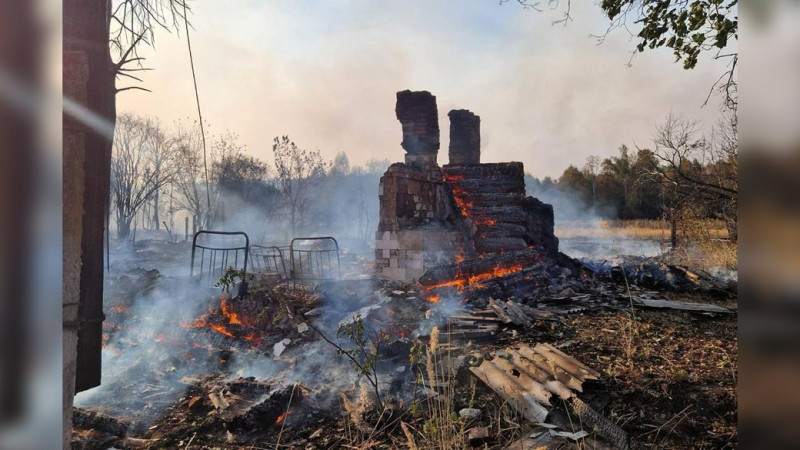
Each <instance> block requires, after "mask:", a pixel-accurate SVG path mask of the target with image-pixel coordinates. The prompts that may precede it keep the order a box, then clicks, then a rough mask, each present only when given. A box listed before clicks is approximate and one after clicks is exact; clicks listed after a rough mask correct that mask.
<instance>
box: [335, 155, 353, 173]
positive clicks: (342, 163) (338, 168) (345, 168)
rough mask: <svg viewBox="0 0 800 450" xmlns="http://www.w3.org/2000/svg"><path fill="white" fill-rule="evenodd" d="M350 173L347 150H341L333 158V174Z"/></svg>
mask: <svg viewBox="0 0 800 450" xmlns="http://www.w3.org/2000/svg"><path fill="white" fill-rule="evenodd" d="M349 174H350V159H349V158H348V157H347V154H346V153H345V152H339V153H337V154H336V156H335V157H334V158H333V166H332V167H331V175H342V176H347V175H349Z"/></svg>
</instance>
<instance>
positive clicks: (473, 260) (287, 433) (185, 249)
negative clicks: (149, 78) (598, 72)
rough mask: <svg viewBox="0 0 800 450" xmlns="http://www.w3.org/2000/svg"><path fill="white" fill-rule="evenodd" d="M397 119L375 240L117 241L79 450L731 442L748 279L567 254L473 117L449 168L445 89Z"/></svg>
mask: <svg viewBox="0 0 800 450" xmlns="http://www.w3.org/2000/svg"><path fill="white" fill-rule="evenodd" d="M396 115H397V118H398V120H399V121H400V123H401V125H402V129H403V143H402V146H403V148H404V149H405V151H406V158H405V161H404V162H398V163H395V164H392V165H390V166H388V167H387V168H386V172H385V173H384V175H383V177H382V178H381V179H380V183H379V185H378V186H373V187H371V188H370V189H371V190H372V191H373V192H375V193H377V195H378V199H379V211H380V217H379V222H378V224H377V230H376V231H375V239H374V240H369V242H367V244H363V243H362V245H351V243H350V242H345V241H344V240H342V241H341V242H340V241H338V240H337V239H336V237H335V236H334V237H329V236H319V237H295V238H293V239H287V240H288V242H285V241H281V242H267V241H263V242H262V241H260V240H259V241H257V240H256V239H255V238H256V237H255V236H253V235H248V234H246V233H244V232H240V230H238V229H225V230H220V231H211V230H208V231H199V232H197V233H196V234H195V235H194V236H193V239H186V238H188V237H189V236H188V231H187V233H186V234H187V236H186V237H184V239H180V237H179V236H174V235H173V233H172V232H170V234H169V238H168V239H164V240H153V239H141V238H140V239H139V240H138V241H132V240H120V241H114V242H112V243H111V248H110V249H109V250H110V251H109V257H110V261H113V264H111V269H110V271H109V272H108V273H107V275H106V277H105V289H104V291H105V292H104V308H103V309H104V312H105V321H104V322H103V325H102V364H101V366H102V384H101V385H100V386H99V387H96V388H94V389H90V390H88V391H84V392H81V393H79V394H78V395H77V396H76V399H75V406H76V408H75V411H74V414H73V434H72V446H73V448H75V449H107V448H153V449H161V448H164V449H167V448H180V449H200V448H215V449H216V448H219V449H267V448H269V449H278V448H306V449H312V448H319V449H322V448H364V449H366V448H411V449H428V448H439V449H445V448H491V449H530V450H532V449H540V448H599V449H600V448H726V447H736V446H737V442H738V438H737V425H736V424H737V394H736V384H737V371H738V343H737V333H736V331H737V325H736V316H737V294H736V292H737V286H736V281H735V279H733V278H731V277H727V278H723V277H721V276H720V274H719V273H715V274H711V273H708V272H706V271H703V270H700V269H698V268H693V267H690V266H687V265H683V264H676V263H675V262H674V261H669V260H667V259H665V258H661V257H651V258H644V257H632V256H628V257H625V256H620V257H619V258H616V259H614V260H613V262H609V261H607V260H591V259H581V260H579V259H575V258H572V257H571V256H569V255H566V254H564V253H561V252H559V241H558V237H557V236H556V234H555V232H554V211H553V206H551V205H549V204H546V203H544V202H542V201H540V200H539V199H536V198H534V197H529V196H527V194H526V186H525V179H524V169H523V167H522V163H515V162H509V163H491V164H488V163H481V162H480V158H481V154H480V148H481V147H480V118H479V117H478V116H477V115H475V114H474V113H472V112H470V111H466V110H453V111H451V112H450V114H449V117H450V119H451V126H450V134H451V139H450V147H449V158H450V164H447V165H444V166H441V167H440V166H439V165H438V164H437V162H436V161H437V159H436V157H437V152H438V149H439V126H438V112H437V106H436V97H435V96H433V95H432V94H430V93H429V92H425V91H420V92H411V91H402V92H399V93H398V94H397V106H396ZM373 195H374V194H373ZM187 223H188V220H187ZM187 230H188V226H187Z"/></svg>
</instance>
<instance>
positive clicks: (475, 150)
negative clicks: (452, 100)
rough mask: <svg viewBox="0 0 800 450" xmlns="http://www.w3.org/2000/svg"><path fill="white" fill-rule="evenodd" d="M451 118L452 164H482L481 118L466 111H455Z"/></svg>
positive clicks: (450, 113) (451, 112) (449, 114)
mask: <svg viewBox="0 0 800 450" xmlns="http://www.w3.org/2000/svg"><path fill="white" fill-rule="evenodd" d="M447 116H448V117H450V164H452V165H466V164H480V163H481V118H480V116H476V115H475V114H474V113H472V112H471V111H468V110H466V109H454V110H452V111H450V112H449V113H448V114H447Z"/></svg>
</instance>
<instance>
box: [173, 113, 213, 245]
mask: <svg viewBox="0 0 800 450" xmlns="http://www.w3.org/2000/svg"><path fill="white" fill-rule="evenodd" d="M176 139H177V145H176V152H177V156H178V158H177V159H178V163H177V170H176V174H175V177H174V181H173V186H174V187H175V190H176V191H177V192H178V194H179V195H178V196H177V198H176V199H175V203H176V206H177V207H178V208H179V209H183V210H185V211H187V212H189V214H191V215H192V219H193V221H194V227H195V228H199V229H205V228H208V225H209V223H210V217H211V216H213V208H214V207H213V205H211V203H210V202H209V201H208V197H211V196H216V184H214V183H209V184H208V185H207V184H206V181H205V180H206V179H205V163H204V155H203V142H202V138H201V135H200V128H199V125H198V124H197V122H195V124H194V126H191V127H186V126H183V125H179V126H178V130H177V137H176ZM215 157H216V153H214V152H212V154H211V159H212V164H211V166H212V168H213V167H214V161H215V160H216V159H215ZM206 189H208V192H207V191H206ZM209 207H211V209H209Z"/></svg>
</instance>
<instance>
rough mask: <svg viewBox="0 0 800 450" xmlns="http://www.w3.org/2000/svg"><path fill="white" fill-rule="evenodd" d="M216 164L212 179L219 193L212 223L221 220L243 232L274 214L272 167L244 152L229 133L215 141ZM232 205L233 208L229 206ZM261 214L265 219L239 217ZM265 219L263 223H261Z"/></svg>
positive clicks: (275, 194)
mask: <svg viewBox="0 0 800 450" xmlns="http://www.w3.org/2000/svg"><path fill="white" fill-rule="evenodd" d="M213 153H214V155H215V161H214V162H213V164H212V171H211V172H212V180H213V182H214V184H215V188H216V189H215V191H216V193H217V195H216V199H215V201H214V217H213V222H214V223H215V224H219V221H222V223H224V224H225V226H234V225H235V226H236V227H238V228H240V229H250V230H251V231H252V232H260V230H257V229H253V228H252V227H253V226H254V225H255V223H253V222H258V223H263V222H264V220H266V218H267V217H268V215H269V214H270V213H271V212H272V211H273V207H274V205H275V203H276V202H275V200H276V197H277V192H276V189H275V187H273V186H272V185H271V184H270V183H269V182H268V177H269V174H270V168H269V165H268V164H267V163H266V162H264V161H261V160H260V159H258V158H255V157H253V156H250V155H247V154H245V153H244V147H243V146H242V145H240V144H239V142H238V137H237V136H236V135H235V134H233V133H230V132H226V133H224V134H223V135H221V136H219V137H217V138H216V139H215V140H214V152H213ZM229 205H230V207H228V206H229ZM245 210H248V211H249V212H253V213H255V212H257V211H259V212H261V213H262V214H263V217H261V218H259V219H255V220H254V219H253V217H252V216H248V217H247V218H246V219H243V218H242V217H238V216H237V215H238V213H240V212H242V211H245ZM262 219H263V220H262Z"/></svg>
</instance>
